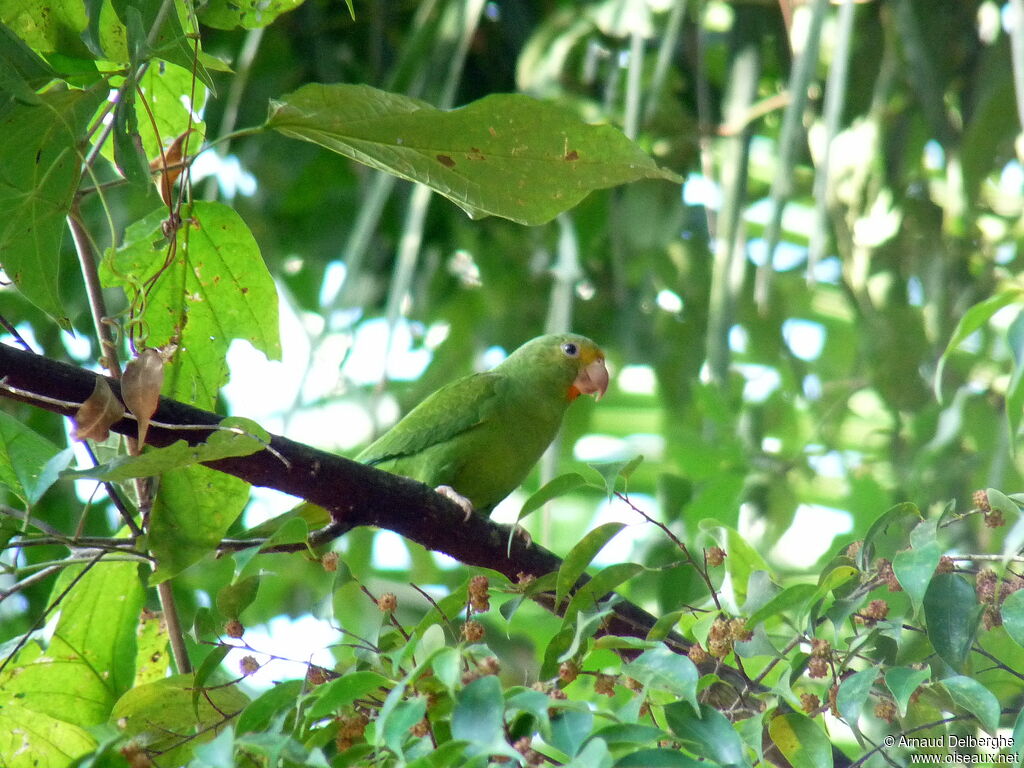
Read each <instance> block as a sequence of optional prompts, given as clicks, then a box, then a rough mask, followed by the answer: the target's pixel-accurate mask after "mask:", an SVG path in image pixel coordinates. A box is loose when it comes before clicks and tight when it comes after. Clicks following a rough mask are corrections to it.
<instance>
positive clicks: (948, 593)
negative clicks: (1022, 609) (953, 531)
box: [924, 573, 981, 672]
mask: <svg viewBox="0 0 1024 768" xmlns="http://www.w3.org/2000/svg"><path fill="white" fill-rule="evenodd" d="M980 618H981V606H980V605H979V604H978V597H977V595H976V594H975V591H974V587H972V586H971V585H970V584H969V583H968V582H967V579H965V578H964V577H963V576H961V575H960V574H957V573H940V574H937V575H936V576H935V577H934V578H933V579H932V581H931V584H929V585H928V591H927V592H925V595H924V620H925V624H926V625H927V627H928V639H929V640H931V643H932V646H933V647H934V648H935V651H936V653H938V654H939V656H941V657H942V659H943V661H945V662H946V663H947V664H949V665H950V666H951V667H952V668H953V669H955V670H956V671H957V672H964V671H965V669H966V668H967V660H968V656H969V655H970V652H971V643H973V642H974V635H975V633H976V632H977V631H978V621H979V620H980Z"/></svg>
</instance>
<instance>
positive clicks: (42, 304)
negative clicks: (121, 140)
mask: <svg viewBox="0 0 1024 768" xmlns="http://www.w3.org/2000/svg"><path fill="white" fill-rule="evenodd" d="M105 95H106V91H105V90H104V91H102V92H101V91H100V90H99V89H97V90H95V91H77V90H59V89H54V90H52V91H48V92H46V93H43V94H40V95H39V102H40V103H38V104H36V105H28V104H23V103H20V102H17V101H14V100H13V99H8V100H7V101H0V136H3V137H4V140H3V141H2V142H0V169H2V171H0V179H2V182H3V183H0V264H2V265H3V269H4V271H5V272H6V273H7V276H8V277H9V278H10V279H11V280H13V281H14V283H15V285H17V286H18V290H20V291H21V293H22V294H23V295H24V296H25V298H26V299H28V300H29V301H31V302H32V303H33V304H35V305H36V306H37V307H39V308H40V309H41V310H43V311H44V312H46V313H47V314H48V315H50V317H52V318H53V319H54V320H56V321H57V323H58V324H59V325H60V326H61V327H62V328H65V329H68V330H70V328H71V321H70V320H69V319H68V317H67V314H66V313H65V310H64V303H63V300H62V299H61V296H60V285H61V239H62V238H63V236H64V228H65V217H66V216H67V214H68V211H69V210H70V209H71V202H72V200H73V198H74V194H75V189H77V187H78V182H79V178H80V173H81V157H80V155H79V146H78V145H79V142H80V141H81V140H82V138H83V136H84V135H85V130H86V126H87V123H88V121H89V120H90V118H92V116H93V114H94V113H95V111H96V108H97V107H98V106H99V104H100V102H102V100H103V98H104V97H105Z"/></svg>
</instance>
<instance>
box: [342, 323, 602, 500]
mask: <svg viewBox="0 0 1024 768" xmlns="http://www.w3.org/2000/svg"><path fill="white" fill-rule="evenodd" d="M607 388H608V369H607V368H605V364H604V353H603V352H602V351H601V349H600V348H599V347H598V346H597V345H596V344H595V343H594V342H593V341H591V340H590V339H588V338H586V337H584V336H578V335H576V334H571V333H566V334H552V335H548V336H539V337H537V338H535V339H533V340H532V341H528V342H527V343H526V344H524V345H523V346H521V347H520V348H519V349H517V350H516V351H515V352H513V353H512V354H511V355H509V357H508V358H506V359H505V361H504V362H502V363H501V364H499V365H498V366H496V367H495V368H493V369H492V370H490V371H488V372H486V373H476V374H472V375H470V376H465V377H463V378H461V379H457V380H456V381H453V382H451V383H450V384H447V385H445V386H443V387H441V388H440V389H439V390H437V391H436V392H434V393H433V394H432V395H430V396H429V397H427V399H426V400H424V401H423V402H422V403H420V404H419V405H417V406H416V407H415V408H414V409H413V410H412V411H410V412H409V413H408V414H407V415H406V416H405V418H403V419H402V420H401V421H399V422H398V423H397V424H396V425H395V426H394V427H392V428H391V429H390V430H389V431H388V432H386V433H385V434H384V435H382V436H381V437H380V438H378V439H377V440H376V441H375V442H373V443H372V444H371V445H369V446H368V447H367V448H366V449H364V450H363V451H362V453H360V454H359V455H358V456H357V457H356V460H357V461H362V462H364V463H366V464H372V465H374V466H377V467H379V468H380V469H384V470H387V471H388V472H393V473H395V474H397V475H404V476H406V477H411V478H413V479H414V480H419V481H420V482H422V483H426V484H427V485H430V486H432V487H435V488H437V489H438V491H439V492H442V493H445V494H446V495H449V496H452V497H453V498H455V500H456V501H458V502H459V503H460V504H462V506H463V507H464V508H466V509H467V514H468V509H469V507H468V505H472V509H474V510H476V511H478V512H482V513H484V514H490V512H491V510H492V509H494V507H495V505H496V504H497V503H498V502H499V501H501V500H502V499H504V498H505V497H506V496H508V495H509V494H510V493H511V492H512V491H513V490H514V489H515V488H516V487H518V486H519V484H520V483H521V482H522V481H523V479H524V478H525V477H526V475H527V473H528V472H529V471H530V469H531V468H532V467H533V465H534V464H536V463H537V460H538V459H539V458H540V456H541V454H542V453H544V450H545V449H546V448H547V447H548V445H550V443H551V441H552V440H553V439H554V438H555V434H556V433H557V432H558V428H559V426H560V425H561V423H562V415H563V414H564V413H565V409H566V408H567V407H568V406H569V403H571V402H572V401H573V400H575V399H576V398H577V397H578V396H579V395H581V394H588V395H589V394H593V395H596V397H598V398H600V397H601V395H603V394H604V392H605V390H606V389H607ZM450 491H454V494H453V493H451V492H450ZM467 502H468V503H467Z"/></svg>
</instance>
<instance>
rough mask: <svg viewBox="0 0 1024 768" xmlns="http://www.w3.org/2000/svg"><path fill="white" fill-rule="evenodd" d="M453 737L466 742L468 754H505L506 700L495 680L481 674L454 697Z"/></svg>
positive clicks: (506, 749) (497, 681)
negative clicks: (468, 746)
mask: <svg viewBox="0 0 1024 768" xmlns="http://www.w3.org/2000/svg"><path fill="white" fill-rule="evenodd" d="M452 737H453V738H455V739H461V740H462V741H468V742H469V743H470V748H469V750H468V753H469V754H508V749H509V747H508V744H507V743H506V742H505V738H504V737H505V699H504V697H503V696H502V692H501V681H500V680H498V678H497V677H495V676H494V675H484V676H483V677H480V678H477V679H476V680H474V681H473V682H471V683H470V684H469V685H467V686H466V687H465V688H463V689H462V690H461V691H459V692H458V693H457V694H456V695H455V709H454V710H453V712H452Z"/></svg>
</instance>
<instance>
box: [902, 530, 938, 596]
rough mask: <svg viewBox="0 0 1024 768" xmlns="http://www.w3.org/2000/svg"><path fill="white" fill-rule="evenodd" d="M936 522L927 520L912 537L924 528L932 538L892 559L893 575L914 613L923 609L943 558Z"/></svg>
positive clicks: (916, 544)
mask: <svg viewBox="0 0 1024 768" xmlns="http://www.w3.org/2000/svg"><path fill="white" fill-rule="evenodd" d="M935 522H936V521H927V520H924V521H922V522H920V523H919V524H918V526H917V528H915V529H914V532H912V533H911V537H913V536H914V533H915V532H917V531H918V530H919V529H921V528H922V527H924V528H926V529H928V530H930V531H931V537H930V538H929V539H927V540H925V541H923V542H921V543H919V544H918V543H915V544H914V546H913V548H912V549H907V550H904V551H902V552H897V553H896V555H895V556H894V557H893V559H892V570H893V573H894V574H895V575H896V580H897V581H899V583H900V586H902V587H903V590H904V591H905V592H906V593H907V597H909V598H910V604H911V605H912V606H913V608H914V613H917V612H918V611H919V610H920V609H921V603H922V601H923V600H924V595H925V592H926V591H927V590H928V584H929V583H930V582H931V579H932V575H933V574H934V573H935V569H936V567H938V565H939V559H940V558H941V557H942V551H941V548H940V547H939V544H938V542H937V541H936V540H935Z"/></svg>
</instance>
